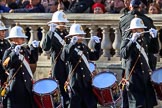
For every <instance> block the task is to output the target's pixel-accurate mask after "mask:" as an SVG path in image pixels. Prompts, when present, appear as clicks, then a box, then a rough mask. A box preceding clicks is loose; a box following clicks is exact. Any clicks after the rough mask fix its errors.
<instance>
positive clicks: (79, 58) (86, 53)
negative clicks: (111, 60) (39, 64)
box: [61, 24, 100, 108]
mask: <svg viewBox="0 0 162 108" xmlns="http://www.w3.org/2000/svg"><path fill="white" fill-rule="evenodd" d="M85 34H86V33H85V32H84V31H83V29H82V27H81V25H79V24H73V25H72V26H71V28H70V33H69V35H68V36H67V38H68V37H72V38H71V41H70V43H69V44H67V45H65V47H64V50H63V52H62V54H61V59H62V60H63V61H65V62H66V63H67V64H68V65H66V66H67V67H68V68H69V76H68V79H67V81H66V83H65V89H66V90H68V89H69V88H70V90H71V92H70V91H69V95H70V105H69V108H97V100H96V97H95V95H94V94H93V91H92V85H91V81H92V77H91V73H90V70H89V63H88V60H97V59H98V58H99V56H100V40H99V38H98V37H97V36H92V37H91V39H90V41H91V42H93V43H95V49H94V50H93V51H92V50H90V49H89V48H88V47H87V46H86V45H85V44H84V43H83V38H84V35H85Z"/></svg>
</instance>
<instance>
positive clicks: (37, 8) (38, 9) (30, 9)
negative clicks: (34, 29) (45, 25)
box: [9, 0, 45, 13]
mask: <svg viewBox="0 0 162 108" xmlns="http://www.w3.org/2000/svg"><path fill="white" fill-rule="evenodd" d="M9 12H10V13H43V12H45V9H44V6H43V5H42V4H41V1H40V0H30V2H29V3H28V4H26V5H25V6H24V7H23V8H20V9H11V10H10V11H9Z"/></svg>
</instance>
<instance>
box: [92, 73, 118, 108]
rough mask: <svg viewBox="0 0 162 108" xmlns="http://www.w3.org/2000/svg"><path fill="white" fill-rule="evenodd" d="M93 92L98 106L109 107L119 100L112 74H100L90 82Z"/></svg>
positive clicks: (116, 85) (114, 77)
mask: <svg viewBox="0 0 162 108" xmlns="http://www.w3.org/2000/svg"><path fill="white" fill-rule="evenodd" d="M92 86H93V92H94V94H95V95H96V96H97V99H98V102H99V104H101V105H103V106H110V105H114V104H116V103H117V102H118V101H119V100H120V99H121V94H120V89H119V87H118V84H117V79H116V76H115V75H114V73H112V72H100V73H98V74H97V75H96V76H95V77H94V78H93V80H92Z"/></svg>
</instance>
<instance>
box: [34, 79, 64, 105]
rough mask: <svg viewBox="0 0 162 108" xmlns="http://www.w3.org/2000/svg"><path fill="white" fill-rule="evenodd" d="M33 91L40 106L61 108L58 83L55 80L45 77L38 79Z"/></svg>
mask: <svg viewBox="0 0 162 108" xmlns="http://www.w3.org/2000/svg"><path fill="white" fill-rule="evenodd" d="M33 92H34V100H35V102H36V105H37V107H38V108H61V101H60V94H59V89H58V84H57V82H56V81H55V80H53V79H50V78H44V79H40V80H38V81H36V82H35V83H34V85H33Z"/></svg>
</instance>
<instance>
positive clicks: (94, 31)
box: [89, 26, 97, 36]
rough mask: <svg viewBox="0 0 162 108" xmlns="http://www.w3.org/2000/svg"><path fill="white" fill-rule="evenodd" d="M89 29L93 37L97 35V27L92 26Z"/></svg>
mask: <svg viewBox="0 0 162 108" xmlns="http://www.w3.org/2000/svg"><path fill="white" fill-rule="evenodd" d="M89 29H90V34H91V36H96V35H97V26H90V27H89Z"/></svg>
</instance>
